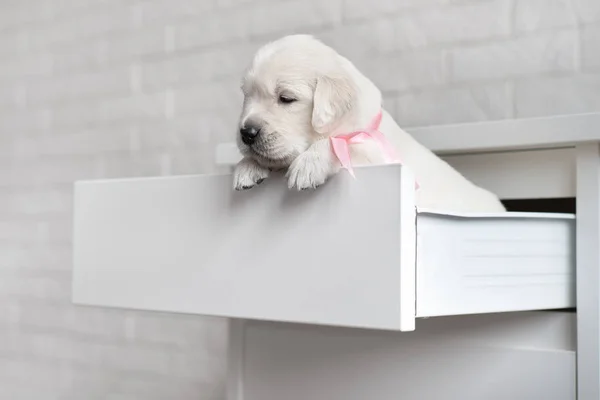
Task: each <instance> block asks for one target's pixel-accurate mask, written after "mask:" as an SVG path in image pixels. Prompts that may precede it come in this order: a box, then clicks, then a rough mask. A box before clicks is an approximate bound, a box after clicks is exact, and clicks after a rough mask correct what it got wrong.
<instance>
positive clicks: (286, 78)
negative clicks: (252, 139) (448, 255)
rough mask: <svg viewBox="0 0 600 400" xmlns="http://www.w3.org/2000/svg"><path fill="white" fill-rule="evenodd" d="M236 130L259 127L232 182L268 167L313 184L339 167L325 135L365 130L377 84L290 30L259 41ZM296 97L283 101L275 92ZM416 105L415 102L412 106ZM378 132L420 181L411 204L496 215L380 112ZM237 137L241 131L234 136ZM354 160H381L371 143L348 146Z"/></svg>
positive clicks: (241, 185)
mask: <svg viewBox="0 0 600 400" xmlns="http://www.w3.org/2000/svg"><path fill="white" fill-rule="evenodd" d="M242 90H243V91H244V106H243V110H242V115H241V116H240V127H241V126H244V124H246V123H249V122H253V123H258V124H260V126H261V127H262V129H261V134H260V138H259V140H258V141H257V143H256V144H254V145H253V146H247V145H245V144H244V143H243V142H241V140H239V139H238V146H239V148H240V151H241V152H242V154H243V155H244V158H243V160H242V161H241V162H240V163H239V164H238V165H237V167H236V172H235V177H234V181H235V182H234V186H235V188H236V189H237V190H240V189H247V188H250V187H252V186H254V185H255V184H256V183H258V182H259V181H261V180H262V179H265V178H266V177H267V176H268V173H269V171H270V170H274V169H287V175H286V176H287V178H288V186H289V188H295V189H298V190H303V189H308V188H316V187H318V186H319V185H321V184H323V183H324V182H325V181H326V180H327V179H328V178H329V177H330V176H332V175H333V174H335V173H337V172H338V171H339V170H340V165H339V162H338V161H337V160H336V159H335V157H334V155H333V152H332V151H331V148H330V144H329V141H328V138H329V136H331V135H334V134H337V133H343V132H352V131H355V130H358V129H361V128H365V127H366V126H367V125H368V124H369V122H370V121H371V120H372V119H373V117H374V116H375V115H376V114H377V113H378V112H379V111H380V110H381V109H382V98H381V92H380V91H379V89H378V88H377V87H376V86H375V85H374V84H373V83H372V82H371V81H370V80H369V79H368V78H367V77H365V76H364V75H363V74H361V73H360V72H359V71H358V70H357V69H356V68H355V67H354V65H353V64H352V63H351V62H350V61H348V60H347V59H346V58H344V57H342V56H341V55H339V54H338V53H336V52H335V51H334V50H333V49H331V48H330V47H328V46H326V45H325V44H323V43H321V42H320V41H318V40H316V39H315V38H313V37H312V36H309V35H291V36H286V37H284V38H282V39H279V40H277V41H275V42H272V43H269V44H267V45H265V46H263V47H262V48H261V49H259V51H258V52H257V53H256V55H255V57H254V60H253V61H252V64H251V66H250V67H249V68H248V71H247V73H246V74H245V76H244V81H243V85H242ZM282 94H283V95H284V96H286V97H293V98H294V99H296V100H297V101H295V102H293V103H291V104H284V103H282V102H281V101H279V100H278V99H279V98H280V95H282ZM418 106H419V105H418V104H415V107H418ZM380 131H381V132H382V133H383V134H384V135H386V137H387V138H388V140H389V141H390V142H391V143H392V144H393V145H394V146H395V148H396V151H397V153H398V155H399V157H400V159H401V161H402V163H403V164H404V165H406V166H408V167H409V168H410V169H411V170H412V171H413V172H414V174H415V177H416V179H417V181H418V183H419V185H420V188H419V190H418V192H417V206H418V207H424V208H434V209H441V210H448V211H466V212H497V211H503V210H504V207H503V205H502V204H501V203H500V201H499V200H498V198H497V197H496V196H495V195H493V194H492V193H490V192H488V191H486V190H484V189H482V188H479V187H477V186H475V185H474V184H473V183H471V182H470V181H468V180H467V179H466V178H465V177H463V176H462V175H461V174H460V173H459V172H457V171H456V170H455V169H453V168H452V167H451V166H450V165H448V164H447V163H446V162H444V161H443V160H441V159H440V158H439V157H437V156H436V155H435V154H433V153H432V152H431V151H429V150H428V149H426V148H425V147H424V146H422V145H421V144H420V143H418V142H417V141H416V140H415V139H414V138H413V137H412V136H410V135H409V134H408V133H406V132H405V131H404V130H402V129H401V128H400V127H399V126H398V125H397V124H396V122H395V121H394V120H393V119H392V118H391V117H390V115H389V114H388V113H387V112H386V111H385V110H383V119H382V122H381V125H380ZM238 138H239V135H238ZM350 151H351V156H352V162H353V164H354V165H361V164H362V165H364V164H381V163H383V162H384V160H383V158H382V154H381V151H380V149H379V147H378V145H377V144H375V143H363V144H356V145H352V146H351V148H350Z"/></svg>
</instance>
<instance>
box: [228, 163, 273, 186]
mask: <svg viewBox="0 0 600 400" xmlns="http://www.w3.org/2000/svg"><path fill="white" fill-rule="evenodd" d="M268 176H269V170H268V169H267V168H265V167H262V166H260V165H258V164H257V163H256V161H254V160H252V159H249V158H244V159H242V160H241V161H240V162H239V163H238V165H236V167H235V172H234V173H233V188H234V189H235V190H247V189H251V188H253V187H254V186H256V185H260V184H261V183H262V182H263V181H264V180H265V179H266V178H267V177H268Z"/></svg>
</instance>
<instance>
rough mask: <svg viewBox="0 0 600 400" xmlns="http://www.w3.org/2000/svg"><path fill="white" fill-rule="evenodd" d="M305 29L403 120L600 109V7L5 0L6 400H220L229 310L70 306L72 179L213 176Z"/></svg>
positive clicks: (560, 3) (1, 355)
mask: <svg viewBox="0 0 600 400" xmlns="http://www.w3.org/2000/svg"><path fill="white" fill-rule="evenodd" d="M175 4H176V7H175V6H174V5H175ZM290 32H313V33H316V34H317V35H318V36H319V37H321V38H323V39H324V40H325V41H326V42H328V43H331V44H333V45H334V46H336V47H337V48H338V49H339V50H340V51H341V52H342V53H344V54H346V55H347V56H348V57H349V58H351V59H352V60H353V61H354V62H355V63H356V64H357V65H358V66H359V68H360V69H362V70H363V71H364V72H365V73H366V74H367V75H369V76H370V77H371V78H372V79H373V80H374V81H375V82H376V83H377V84H378V85H379V86H380V87H381V89H382V90H383V91H384V93H385V100H386V107H387V108H388V109H389V110H390V111H391V112H392V113H393V114H395V115H396V117H397V118H398V121H399V122H400V123H401V124H402V125H404V126H413V125H428V124H440V123H454V122H465V121H479V120H488V119H503V118H515V117H529V116H540V115H552V114H561V113H578V112H589V111H598V110H599V109H600V2H599V1H598V0H571V1H569V0H472V1H467V0H465V1H460V0H369V1H366V0H327V1H323V0H280V1H275V0H271V1H268V0H265V1H259V0H195V1H192V0H179V1H177V2H169V1H166V0H147V1H143V0H137V1H136V0H29V1H26V2H25V1H22V0H4V1H3V2H2V4H1V5H0V398H2V399H11V400H18V399H27V400H37V399H40V400H42V399H43V400H52V399H61V400H67V399H77V400H79V399H86V400H95V399H102V400H105V399H110V400H131V399H143V400H158V399H161V400H162V399H167V398H168V399H177V400H185V399H206V400H213V399H222V398H223V386H224V381H223V373H224V361H225V358H224V354H225V351H226V349H225V341H226V337H225V336H226V331H225V325H224V323H223V321H221V320H217V319H209V318H200V317H194V316H181V315H159V314H153V313H143V312H130V311H120V310H103V309H94V308H78V307H74V306H71V305H70V303H69V290H70V286H69V285H70V277H71V259H70V250H71V211H72V210H71V206H72V200H71V183H72V181H73V180H75V179H83V178H86V179H87V178H114V177H121V176H147V175H166V174H185V173H200V172H214V171H217V168H215V166H214V165H213V161H212V154H213V149H214V147H215V144H217V143H220V142H223V141H229V140H231V139H232V138H233V135H234V133H235V125H236V117H237V115H238V110H239V108H238V107H239V103H240V93H239V90H238V84H239V78H240V73H241V71H242V69H243V67H244V66H245V63H246V62H247V61H248V60H249V59H250V56H251V54H252V53H253V51H254V50H255V49H256V48H257V46H258V45H260V44H261V43H263V42H264V41H266V40H269V39H272V38H276V37H278V36H280V35H282V34H284V33H290Z"/></svg>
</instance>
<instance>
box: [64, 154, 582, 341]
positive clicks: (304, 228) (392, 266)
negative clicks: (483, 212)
mask: <svg viewBox="0 0 600 400" xmlns="http://www.w3.org/2000/svg"><path fill="white" fill-rule="evenodd" d="M414 195H415V193H414V180H413V179H412V175H411V174H410V173H409V171H408V170H406V169H402V168H401V167H400V166H397V165H388V166H377V167H363V168H358V169H357V179H356V180H353V179H352V178H351V177H349V176H348V174H340V175H338V176H336V177H335V178H334V179H332V180H331V181H330V182H328V183H327V184H326V185H324V186H323V187H321V188H319V189H318V190H316V191H307V192H300V193H297V192H291V191H289V190H288V189H287V188H286V187H285V183H284V182H283V181H282V180H281V179H270V180H268V181H266V182H265V183H264V184H262V185H261V186H259V187H257V188H255V189H253V190H250V191H247V192H241V193H239V192H235V191H233V190H232V189H231V176H229V175H220V176H183V177H167V178H144V179H123V180H112V181H91V182H79V183H77V184H76V190H75V218H74V224H75V227H74V277H73V301H74V302H75V303H77V304H85V305H96V306H108V307H123V308H132V309H144V310H157V311H170V312H181V313H195V314H207V315H217V316H225V317H234V318H245V319H259V320H271V321H287V322H298V323H310V324H324V325H336V326H349V327H363V328H373V329H392V330H401V331H409V330H413V329H414V327H415V318H416V317H417V316H433V315H449V314H468V313H485V312H498V311H515V310H535V309H546V308H564V307H572V306H574V300H573V275H574V260H573V257H572V254H573V235H574V220H573V218H572V216H545V215H525V216H523V217H517V216H514V215H513V216H510V215H509V216H508V218H506V217H489V216H488V217H468V218H460V217H449V216H440V215H434V214H419V217H418V218H417V217H416V213H415V207H414ZM417 219H418V223H417ZM498 232H502V235H500V236H498V235H497V234H498ZM417 233H418V236H419V239H418V242H419V243H418V244H417V239H416V237H417ZM526 233H527V234H528V235H529V236H527V237H526V238H525V239H526V240H528V241H529V242H528V243H529V244H527V245H525V242H524V241H523V240H525V239H523V235H525V234H526ZM519 235H520V236H519ZM536 235H541V236H536ZM445 238H447V239H445ZM460 238H464V239H465V241H463V242H461V241H460ZM473 238H475V239H473ZM513 239H518V240H513ZM521 239H523V240H521ZM474 240H485V244H474V243H475V242H474ZM457 241H458V242H457ZM542 242H543V243H542ZM493 243H496V244H495V245H494V244H493ZM469 246H470V247H469ZM494 246H496V247H494ZM527 246H530V248H531V249H533V250H532V251H533V252H529V250H527V249H528V247H527ZM476 248H480V249H481V250H482V251H483V253H481V255H479V256H478V255H477V252H474V250H473V249H476ZM484 250H485V251H484ZM515 255H517V257H515ZM477 257H479V259H484V262H475V261H473V260H475V259H476V258H477ZM511 257H512V258H511ZM546 261H547V262H546ZM504 265H505V266H506V270H503V268H504V267H503V266H504ZM511 274H512V275H514V276H515V277H514V278H510V277H507V275H511ZM477 276H480V278H481V279H478V278H477Z"/></svg>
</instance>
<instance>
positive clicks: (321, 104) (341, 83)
mask: <svg viewBox="0 0 600 400" xmlns="http://www.w3.org/2000/svg"><path fill="white" fill-rule="evenodd" d="M356 96H357V90H356V87H355V85H354V82H353V81H352V80H351V79H350V77H348V76H345V75H337V76H323V77H319V78H318V79H317V86H316V88H315V95H314V98H313V112H312V126H313V129H314V130H315V131H316V132H318V133H327V132H328V131H331V130H333V129H334V128H335V127H336V126H337V125H338V124H339V123H340V122H341V120H342V118H343V117H344V116H346V115H347V114H348V113H349V112H350V111H351V110H352V108H353V107H354V105H355V103H356Z"/></svg>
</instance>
